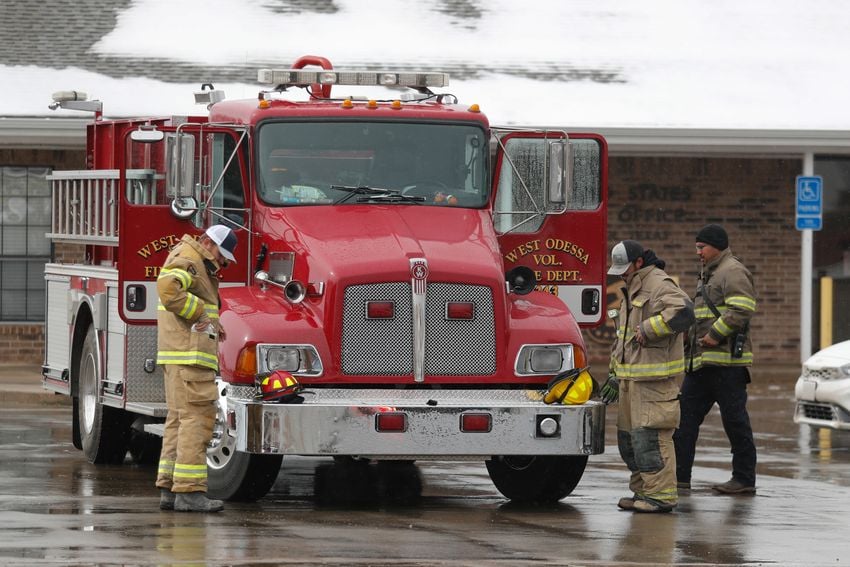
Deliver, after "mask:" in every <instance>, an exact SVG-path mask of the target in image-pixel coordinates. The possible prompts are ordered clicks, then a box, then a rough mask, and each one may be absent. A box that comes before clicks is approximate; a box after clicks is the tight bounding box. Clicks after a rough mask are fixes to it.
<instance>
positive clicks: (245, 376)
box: [233, 344, 257, 382]
mask: <svg viewBox="0 0 850 567" xmlns="http://www.w3.org/2000/svg"><path fill="white" fill-rule="evenodd" d="M256 376H257V348H256V345H253V344H249V345H247V346H246V347H244V348H243V349H242V350H241V351H239V358H237V359H236V368H235V369H234V371H233V377H234V378H236V381H237V382H253V381H254V378H255V377H256Z"/></svg>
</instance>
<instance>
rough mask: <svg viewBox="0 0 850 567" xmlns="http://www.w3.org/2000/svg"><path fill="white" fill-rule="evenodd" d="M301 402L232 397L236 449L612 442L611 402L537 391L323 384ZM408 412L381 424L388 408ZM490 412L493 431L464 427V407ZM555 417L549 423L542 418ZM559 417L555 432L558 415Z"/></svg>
mask: <svg viewBox="0 0 850 567" xmlns="http://www.w3.org/2000/svg"><path fill="white" fill-rule="evenodd" d="M303 397H304V398H305V401H304V403H302V404H272V403H260V402H255V401H249V400H244V399H233V398H229V399H228V400H227V404H228V410H227V423H228V430H229V434H230V435H232V436H233V437H234V438H235V439H236V450H238V451H243V452H247V453H265V454H285V455H324V456H345V455H348V456H360V457H373V458H378V457H381V458H406V459H414V458H415V459H427V458H449V457H456V458H460V457H488V456H491V455H593V454H599V453H602V452H603V451H604V449H605V431H604V429H605V405H604V404H602V403H599V402H588V403H586V404H582V405H575V406H569V405H546V404H544V403H543V402H542V401H540V400H539V398H540V394H539V392H535V391H506V390H324V389H323V390H317V391H315V392H313V393H310V392H305V393H304V394H303ZM387 412H400V413H403V414H404V415H405V416H406V418H405V419H406V427H405V430H404V431H395V432H382V431H378V429H377V426H376V422H377V419H376V416H377V415H378V414H381V413H387ZM470 412H472V413H489V414H490V415H491V416H492V427H491V428H490V430H489V431H477V432H464V431H461V427H460V422H461V417H462V416H463V414H465V413H470ZM547 418H548V419H549V420H550V421H548V422H546V424H545V426H543V427H541V423H542V422H543V421H544V420H546V419H547ZM551 420H554V422H555V423H556V424H557V426H556V428H555V431H554V432H552V421H551Z"/></svg>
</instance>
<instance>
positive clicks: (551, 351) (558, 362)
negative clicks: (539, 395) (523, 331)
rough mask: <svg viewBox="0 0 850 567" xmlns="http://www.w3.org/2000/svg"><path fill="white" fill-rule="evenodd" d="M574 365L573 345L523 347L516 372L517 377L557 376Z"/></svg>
mask: <svg viewBox="0 0 850 567" xmlns="http://www.w3.org/2000/svg"><path fill="white" fill-rule="evenodd" d="M573 365H574V363H573V345H523V347H522V348H521V349H520V351H519V356H517V361H516V366H515V367H514V370H515V372H516V374H517V376H532V375H535V374H557V373H559V372H562V371H564V370H568V369H570V368H573Z"/></svg>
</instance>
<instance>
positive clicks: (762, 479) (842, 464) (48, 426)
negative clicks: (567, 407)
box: [0, 376, 850, 566]
mask: <svg viewBox="0 0 850 567" xmlns="http://www.w3.org/2000/svg"><path fill="white" fill-rule="evenodd" d="M793 378H794V377H792V376H786V377H772V378H771V379H770V380H768V378H767V377H764V376H757V377H756V380H755V382H754V384H753V386H752V387H751V390H750V394H751V395H750V410H751V418H752V421H753V423H754V429H755V434H756V444H757V446H758V449H759V465H758V472H759V478H758V481H757V482H758V493H757V494H756V495H755V496H721V495H716V494H714V493H713V492H712V491H711V489H710V488H709V487H710V485H711V484H713V483H715V482H722V481H725V480H727V479H728V478H729V469H728V467H729V464H728V463H729V460H730V454H729V449H728V444H727V442H726V440H725V436H724V434H723V431H722V428H721V426H720V419H719V416H718V415H717V414H716V412H714V413H712V414H711V415H710V416H709V418H708V420H707V422H706V424H705V425H704V426H703V431H702V437H701V439H700V446H699V451H698V455H697V466H696V468H695V469H694V487H693V489H692V490H691V491H690V492H688V493H684V494H682V495H681V498H680V505H679V507H678V509H677V510H676V511H675V512H674V513H672V514H665V515H656V514H635V513H632V512H624V511H620V510H618V509H617V507H616V502H617V500H618V499H619V498H620V497H621V496H625V495H627V488H626V487H627V481H628V474H627V471H626V470H625V467H624V466H623V465H622V463H621V462H620V458H619V455H618V454H617V448H616V440H615V439H616V438H615V431H614V413H615V410H614V408H613V407H612V408H611V411H609V416H608V422H609V423H608V429H607V448H606V452H605V454H603V455H599V456H596V457H591V459H590V462H589V465H588V468H587V471H586V472H585V475H584V478H583V479H582V481H581V483H580V484H579V486H578V488H577V489H576V490H575V492H574V493H573V494H572V495H571V496H569V497H567V498H565V499H564V500H562V501H561V503H559V504H558V505H556V506H552V507H543V508H523V507H518V506H514V505H512V504H510V503H508V502H507V501H506V500H504V499H503V498H502V497H501V496H500V495H499V493H498V492H497V491H496V490H495V488H493V486H492V484H491V483H490V480H489V478H488V477H487V473H486V469H485V468H484V465H483V464H482V463H478V462H451V463H447V462H440V463H417V466H415V467H400V468H395V469H390V470H379V469H377V468H376V467H369V468H366V469H364V468H356V469H352V470H348V469H346V468H340V467H339V466H337V465H332V464H331V463H332V461H330V460H320V459H306V458H286V459H284V465H283V470H282V471H281V474H280V476H279V478H278V482H277V484H276V485H275V487H274V489H273V490H272V492H271V493H270V494H269V495H268V496H266V497H265V498H263V499H262V500H260V501H259V502H256V503H253V504H247V503H228V504H227V508H226V510H225V511H224V512H222V513H220V514H212V515H200V514H186V513H182V514H181V513H175V512H162V511H160V510H159V509H158V494H157V492H156V489H155V488H154V486H153V482H154V478H155V475H156V470H155V467H153V466H137V465H131V464H125V465H124V466H94V465H91V464H89V463H88V462H87V461H86V460H85V458H84V457H83V455H82V453H81V452H80V451H77V450H76V449H74V448H73V446H72V445H71V443H70V411H71V410H70V407H68V406H58V407H57V406H36V405H31V406H11V407H8V406H7V407H6V408H4V410H3V411H2V412H0V463H2V464H0V564H3V565H115V564H118V565H172V564H179V565H187V564H195V565H262V564H267V565H271V564H292V565H394V566H407V565H464V566H465V565H469V566H472V565H476V566H480V565H666V564H674V565H690V564H694V565H850V543H848V538H847V536H848V532H850V527H848V526H850V432H844V433H837V432H818V431H810V430H809V428H808V427H799V426H796V425H794V423H793V421H792V419H791V416H792V414H793V407H794V404H793V399H792V398H793V394H792V392H793ZM387 494H389V495H394V497H400V500H401V502H399V501H396V498H393V499H389V498H388V497H387V496H386V495H387ZM382 495H383V496H382Z"/></svg>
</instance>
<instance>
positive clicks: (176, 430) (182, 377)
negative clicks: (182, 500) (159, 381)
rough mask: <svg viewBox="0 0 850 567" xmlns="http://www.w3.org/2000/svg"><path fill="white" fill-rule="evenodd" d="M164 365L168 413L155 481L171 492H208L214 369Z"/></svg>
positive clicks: (216, 392) (214, 411) (213, 413)
mask: <svg viewBox="0 0 850 567" xmlns="http://www.w3.org/2000/svg"><path fill="white" fill-rule="evenodd" d="M164 369H165V401H166V403H167V405H168V416H167V417H166V418H165V433H164V435H163V438H162V451H161V452H160V455H159V472H158V474H157V477H156V485H157V486H158V487H159V488H167V489H169V490H171V491H172V492H206V491H207V444H208V443H209V441H210V439H211V438H212V430H213V425H214V424H215V416H216V411H217V410H216V406H215V402H216V400H218V390H217V388H216V385H215V373H214V372H213V371H212V370H208V369H201V368H195V367H192V366H182V365H176V364H167V365H165V366H164Z"/></svg>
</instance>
